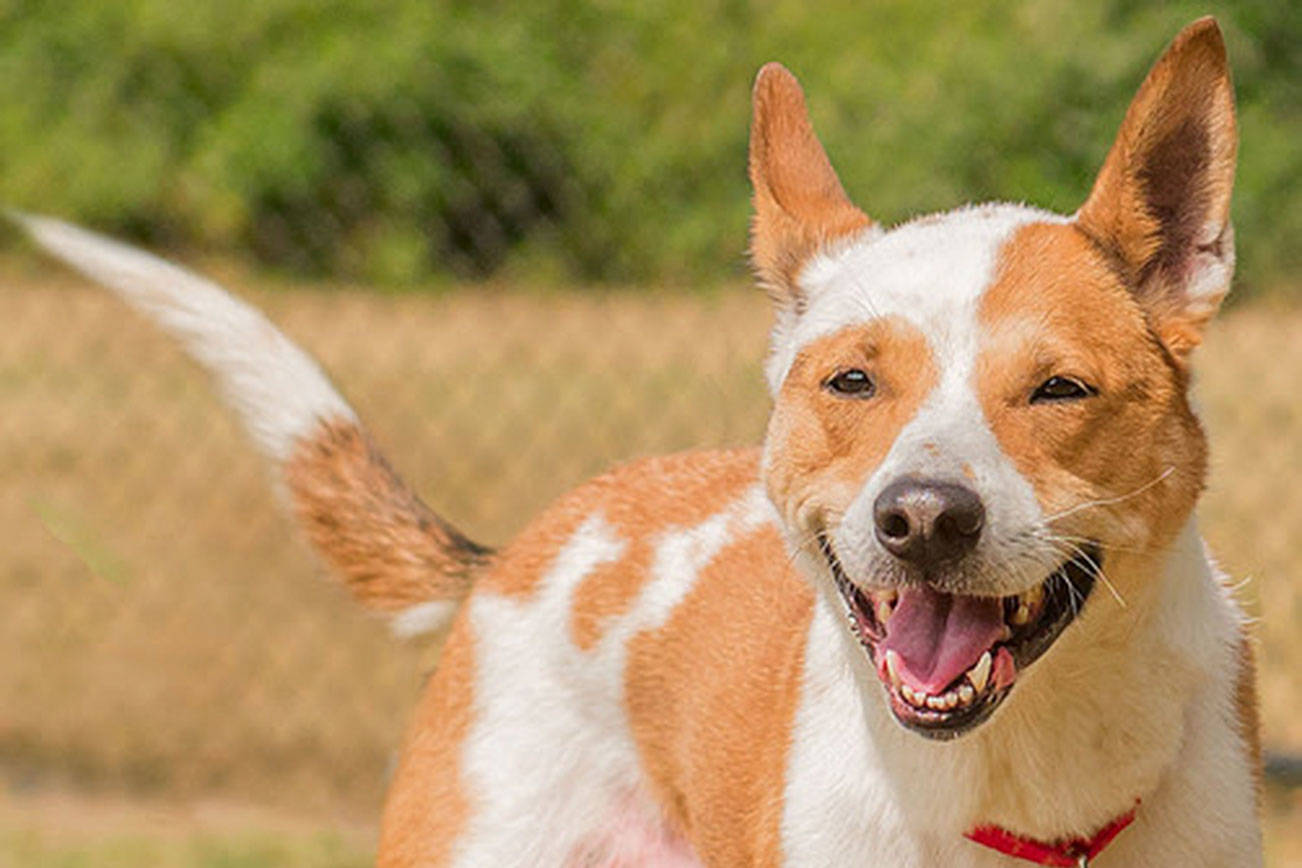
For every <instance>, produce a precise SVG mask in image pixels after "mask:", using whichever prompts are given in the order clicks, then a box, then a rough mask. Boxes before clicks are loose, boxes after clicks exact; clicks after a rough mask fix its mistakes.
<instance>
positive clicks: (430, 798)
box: [376, 618, 475, 866]
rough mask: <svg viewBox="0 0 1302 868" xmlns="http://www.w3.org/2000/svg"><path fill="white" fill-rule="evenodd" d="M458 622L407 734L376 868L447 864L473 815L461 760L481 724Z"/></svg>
mask: <svg viewBox="0 0 1302 868" xmlns="http://www.w3.org/2000/svg"><path fill="white" fill-rule="evenodd" d="M474 641H475V639H474V634H473V632H472V628H471V626H470V619H469V618H459V619H458V620H457V621H456V623H455V624H454V625H453V628H452V632H451V634H450V635H449V637H448V641H447V642H446V644H445V645H444V646H443V653H442V655H441V656H440V658H439V665H438V669H437V670H436V671H435V673H434V675H433V677H432V678H431V679H430V681H429V683H428V684H427V685H426V686H425V693H424V696H423V697H422V699H421V703H420V705H419V707H418V708H417V709H416V714H415V716H414V717H413V718H412V721H411V724H410V726H409V727H408V730H407V740H406V744H405V745H404V747H403V750H402V754H401V757H402V759H401V761H400V763H399V764H398V769H397V772H396V773H395V774H394V778H393V783H392V785H390V787H389V794H388V797H387V799H386V801H385V806H384V820H383V823H382V825H381V829H380V848H379V854H378V856H377V859H376V864H378V865H382V866H407V865H441V864H445V863H446V862H447V861H448V860H449V859H450V857H451V854H452V846H453V844H454V843H455V841H456V839H457V836H458V834H460V832H461V831H462V829H463V828H464V826H465V824H466V821H467V819H468V818H469V816H470V804H469V801H468V799H467V796H466V793H465V791H464V786H463V783H462V780H461V766H460V753H461V747H462V745H463V744H464V743H465V740H466V738H467V736H468V735H469V733H470V727H471V723H472V722H473V718H474V699H475V696H474V692H475V656H474V654H475V652H474Z"/></svg>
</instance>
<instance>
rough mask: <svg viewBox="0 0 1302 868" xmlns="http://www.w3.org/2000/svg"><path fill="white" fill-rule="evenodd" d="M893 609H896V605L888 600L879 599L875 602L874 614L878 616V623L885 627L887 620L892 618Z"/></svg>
mask: <svg viewBox="0 0 1302 868" xmlns="http://www.w3.org/2000/svg"><path fill="white" fill-rule="evenodd" d="M893 611H895V607H894V606H892V605H891V604H890V603H888V602H887V601H886V600H878V601H876V602H875V603H873V614H875V615H876V616H877V623H878V624H881V625H882V626H883V627H885V626H886V622H887V621H889V620H890V619H891V612H893Z"/></svg>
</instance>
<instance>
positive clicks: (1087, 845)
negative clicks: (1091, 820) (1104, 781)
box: [964, 800, 1139, 868]
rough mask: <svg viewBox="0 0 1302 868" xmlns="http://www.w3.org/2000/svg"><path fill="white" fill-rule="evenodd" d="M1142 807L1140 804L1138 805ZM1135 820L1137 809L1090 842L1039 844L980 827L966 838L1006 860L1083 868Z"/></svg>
mask: <svg viewBox="0 0 1302 868" xmlns="http://www.w3.org/2000/svg"><path fill="white" fill-rule="evenodd" d="M1135 805H1136V806H1138V805H1139V801H1138V800H1136V801H1135ZM1134 819H1135V809H1134V808H1131V809H1130V810H1129V811H1126V812H1125V813H1124V814H1122V815H1121V816H1119V817H1117V818H1116V819H1115V820H1113V821H1112V822H1110V823H1108V824H1107V825H1106V826H1104V827H1103V828H1102V829H1099V830H1098V831H1097V832H1095V833H1094V835H1093V836H1092V837H1089V838H1068V839H1066V840H1059V841H1037V840H1035V839H1034V838H1024V837H1022V836H1021V835H1015V834H1013V833H1012V832H1010V831H1008V830H1007V829H1004V828H1001V827H999V826H978V827H977V828H975V829H973V830H972V831H971V832H968V833H966V834H965V836H964V837H967V838H970V839H972V840H973V841H976V842H977V843H978V844H980V845H982V846H984V847H989V848H991V849H992V850H998V851H999V852H1000V853H1003V854H1004V855H1006V856H1012V857H1014V858H1016V859H1025V860H1026V861H1028V862H1035V863H1036V864H1038V865H1057V866H1059V868H1079V866H1082V865H1088V864H1089V861H1090V860H1091V859H1093V858H1094V857H1095V856H1097V855H1099V854H1100V853H1102V852H1103V848H1104V847H1106V846H1108V845H1109V844H1111V843H1112V839H1113V838H1115V837H1117V835H1120V834H1121V830H1122V829H1124V828H1126V827H1127V826H1129V825H1130V824H1131V823H1132V822H1133V821H1134Z"/></svg>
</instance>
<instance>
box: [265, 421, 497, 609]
mask: <svg viewBox="0 0 1302 868" xmlns="http://www.w3.org/2000/svg"><path fill="white" fill-rule="evenodd" d="M285 482H286V484H287V485H288V487H289V491H290V494H291V495H292V497H293V504H294V511H295V513H296V514H297V516H298V519H299V521H301V522H302V523H303V526H304V527H305V528H306V529H307V535H308V539H310V540H311V541H312V544H313V545H314V546H315V547H316V549H317V551H319V552H320V553H321V554H322V555H323V556H324V557H325V559H326V561H327V562H328V563H329V564H330V565H331V566H332V567H334V568H335V569H336V570H338V571H339V572H340V573H341V574H342V575H343V577H344V579H345V581H346V582H347V584H348V588H349V590H350V591H352V592H353V595H354V596H355V597H356V598H357V599H358V600H359V601H360V602H361V603H362V604H363V605H366V606H369V607H371V608H373V609H379V610H381V611H395V610H398V609H402V608H405V607H407V606H411V605H413V604H417V603H425V602H429V601H432V600H459V599H461V598H462V597H464V596H465V594H466V592H467V591H468V590H469V588H470V583H471V579H472V577H473V575H474V573H475V571H476V570H478V569H479V568H481V567H482V566H483V565H484V564H485V563H486V562H487V561H488V559H489V557H490V556H491V552H490V551H489V550H488V549H486V548H483V547H482V546H479V545H477V544H475V543H473V542H471V541H470V540H468V539H467V538H466V537H464V536H462V535H461V533H459V532H458V531H457V530H456V529H455V528H453V527H452V526H451V525H449V524H448V523H447V522H445V521H443V519H441V518H439V517H438V516H437V515H435V514H434V513H433V512H432V511H431V510H430V509H429V507H427V506H426V505H425V504H424V503H422V502H421V500H420V498H419V497H417V496H416V495H415V493H413V492H412V490H411V489H410V488H408V487H407V485H406V484H405V483H404V482H403V481H402V479H401V478H399V477H398V475H397V474H396V473H395V472H394V471H393V469H392V468H390V467H389V464H388V462H387V461H385V460H384V456H382V455H381V454H380V452H379V450H378V449H376V447H375V444H374V443H373V442H372V441H371V439H370V437H369V436H367V434H366V432H365V431H363V430H362V429H361V427H359V426H358V425H357V424H355V423H352V422H325V423H323V424H322V425H321V427H320V429H319V430H318V432H317V433H316V434H315V435H314V436H312V437H311V438H308V439H304V440H303V441H301V442H300V443H299V444H298V446H297V448H296V449H295V451H294V454H293V455H292V456H291V457H290V459H289V460H288V461H287V462H286V463H285Z"/></svg>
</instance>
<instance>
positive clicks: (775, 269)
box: [751, 22, 1235, 738]
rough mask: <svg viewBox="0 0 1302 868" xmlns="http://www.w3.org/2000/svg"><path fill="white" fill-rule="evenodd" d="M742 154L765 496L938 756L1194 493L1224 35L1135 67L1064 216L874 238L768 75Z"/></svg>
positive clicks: (1213, 254) (1221, 125)
mask: <svg viewBox="0 0 1302 868" xmlns="http://www.w3.org/2000/svg"><path fill="white" fill-rule="evenodd" d="M751 135H752V138H751V175H752V180H753V182H754V184H755V191H756V192H755V206H756V217H755V224H754V236H753V247H752V252H753V256H754V259H755V262H756V266H757V269H758V271H759V274H760V277H761V280H762V281H763V282H764V283H765V284H766V286H767V287H768V288H769V289H770V291H771V292H772V293H773V294H774V295H775V297H776V299H777V301H778V320H777V327H776V328H775V333H774V346H773V354H772V357H771V359H770V363H769V372H768V373H769V379H770V383H771V385H772V388H773V392H774V398H775V409H774V413H773V416H772V419H771V422H770V426H769V433H768V438H767V440H766V447H765V462H764V473H765V482H766V485H767V487H768V491H769V494H770V496H771V498H772V499H773V501H774V503H775V504H776V505H777V506H778V508H779V511H780V512H781V514H782V516H783V518H784V521H785V523H786V526H787V530H788V533H789V536H790V538H791V540H792V542H793V544H794V545H796V546H797V547H799V548H801V549H803V550H804V551H806V552H808V553H809V554H810V555H811V558H812V559H813V562H814V563H817V564H818V565H819V568H818V570H817V573H818V575H817V576H816V577H815V578H816V580H818V581H822V582H825V583H827V584H828V585H829V586H830V587H834V588H835V593H836V595H837V596H839V597H840V600H841V602H842V604H843V605H844V607H845V608H846V609H847V611H848V613H849V615H850V625H851V630H852V631H853V633H854V634H855V635H856V637H857V638H858V639H859V641H860V642H861V643H862V645H863V647H864V649H865V651H866V653H867V654H868V655H869V658H870V659H871V661H872V664H873V669H874V670H875V671H876V672H877V673H878V676H879V678H880V680H881V682H882V685H883V687H884V688H885V691H886V694H887V696H888V700H889V704H890V707H891V710H892V711H893V713H894V714H895V716H896V717H897V719H899V720H900V722H902V723H903V724H905V725H906V726H908V727H910V728H912V729H915V730H917V731H919V732H921V733H923V734H926V735H929V736H932V737H936V738H950V737H954V736H956V735H959V734H962V733H963V732H966V731H968V730H970V729H971V728H973V727H975V726H977V725H978V724H980V723H981V722H982V721H984V720H985V719H987V718H988V717H989V716H990V714H991V713H992V712H993V711H994V710H995V708H996V707H997V706H998V705H999V704H1000V703H1001V702H1002V701H1003V700H1004V699H1005V698H1006V697H1007V695H1008V694H1009V692H1010V691H1011V690H1012V688H1013V686H1014V684H1015V682H1016V680H1017V676H1018V673H1019V672H1020V671H1021V670H1022V669H1024V668H1025V667H1027V666H1029V665H1030V664H1031V663H1033V662H1034V661H1035V660H1036V659H1037V658H1038V657H1040V656H1041V655H1042V654H1044V653H1045V652H1046V651H1047V650H1048V649H1049V648H1050V647H1051V646H1052V645H1053V643H1054V642H1055V640H1056V639H1057V638H1058V637H1059V636H1060V635H1061V634H1062V632H1063V631H1064V630H1065V629H1066V628H1067V627H1068V626H1069V625H1071V624H1072V622H1073V621H1074V619H1075V617H1076V616H1077V614H1079V612H1080V611H1081V608H1082V606H1084V605H1085V604H1086V603H1087V602H1088V600H1089V598H1090V597H1091V596H1092V594H1093V593H1094V591H1095V586H1096V585H1102V584H1105V583H1109V582H1110V581H1111V580H1113V579H1114V576H1113V575H1112V573H1111V572H1110V570H1109V564H1110V563H1112V562H1113V561H1114V559H1115V560H1116V561H1124V560H1125V558H1126V556H1131V557H1132V559H1133V556H1134V555H1136V554H1139V555H1142V554H1144V553H1152V552H1156V551H1159V550H1161V549H1162V548H1163V547H1165V546H1167V545H1168V544H1169V543H1170V542H1171V540H1172V539H1173V538H1174V536H1175V534H1176V533H1177V532H1178V531H1179V529H1180V528H1181V527H1182V526H1183V524H1184V523H1185V522H1186V520H1187V518H1188V515H1189V513H1190V511H1191V510H1192V508H1193V505H1194V502H1195V500H1196V498H1197V494H1198V492H1199V490H1200V488H1201V486H1202V480H1203V473H1204V467H1205V443H1204V438H1203V434H1202V431H1201V429H1200V427H1199V425H1198V423H1197V420H1196V419H1195V417H1194V416H1193V414H1192V412H1191V411H1190V408H1189V406H1188V403H1187V395H1186V391H1187V380H1188V372H1187V363H1188V356H1189V353H1190V351H1191V350H1192V349H1193V348H1194V347H1195V346H1196V345H1197V343H1198V341H1199V338H1200V335H1201V331H1202V327H1203V325H1204V324H1205V322H1206V321H1207V319H1208V318H1210V316H1211V315H1212V313H1213V312H1214V311H1215V309H1216V307H1217V306H1218V305H1219V302H1220V300H1221V298H1222V297H1223V296H1224V294H1225V292H1226V290H1227V289H1228V285H1229V278H1230V274H1231V271H1232V267H1233V252H1232V235H1231V230H1230V227H1229V218H1228V206H1229V195H1230V189H1231V186H1232V182H1233V166H1234V150H1235V134H1234V116H1233V98H1232V92H1231V88H1230V84H1229V77H1228V72H1227V69H1226V66H1225V56H1224V49H1223V46H1222V44H1221V41H1220V35H1219V31H1217V30H1216V27H1215V25H1214V24H1212V23H1210V22H1199V23H1198V24H1195V25H1193V26H1191V27H1190V28H1189V29H1187V30H1186V31H1185V32H1184V33H1183V34H1181V36H1180V37H1178V38H1177V40H1176V41H1175V43H1173V45H1172V47H1171V48H1170V49H1169V50H1168V51H1167V53H1166V55H1164V56H1163V58H1162V59H1161V60H1160V61H1159V62H1158V64H1157V65H1156V66H1155V67H1154V69H1153V71H1152V72H1151V73H1150V75H1149V77H1148V79H1147V80H1146V81H1145V83H1144V85H1143V87H1142V88H1141V89H1140V92H1139V94H1138V96H1136V98H1135V101H1134V103H1133V104H1132V106H1131V109H1130V111H1129V113H1128V114H1127V116H1126V120H1125V122H1124V124H1123V127H1122V130H1121V133H1120V135H1119V136H1118V140H1117V144H1116V145H1114V147H1113V149H1112V151H1111V152H1110V154H1109V156H1108V158H1107V161H1106V163H1105V165H1104V168H1103V171H1102V173H1101V174H1100V177H1099V180H1098V181H1097V182H1096V185H1095V188H1094V190H1093V192H1092V193H1091V195H1090V198H1089V200H1088V201H1087V202H1086V204H1085V205H1084V206H1083V207H1082V208H1081V210H1080V211H1079V212H1078V213H1077V214H1076V215H1075V216H1073V217H1071V218H1063V217H1058V216H1055V215H1051V214H1047V213H1045V212H1041V211H1037V210H1034V209H1031V208H1027V207H1023V206H1010V205H1000V206H986V207H981V208H972V209H964V210H960V211H956V212H952V213H949V214H944V215H939V216H935V217H930V218H926V219H923V220H918V221H915V222H912V223H908V224H905V225H903V226H901V227H899V228H896V229H893V230H890V231H884V230H882V229H880V228H879V227H877V226H876V225H875V224H873V223H872V221H871V220H869V219H868V218H867V217H866V216H865V215H864V214H863V213H862V212H860V211H859V210H858V209H857V208H855V207H854V206H853V205H851V204H850V203H849V201H848V200H847V199H846V197H845V194H844V192H843V191H842V188H841V186H840V183H839V181H838V180H837V179H836V176H835V174H834V173H833V171H832V169H831V166H830V164H829V163H828V161H827V158H826V156H825V155H824V153H823V151H822V148H821V146H820V145H819V144H818V141H817V139H816V138H815V137H814V134H813V131H812V128H811V127H810V126H809V123H808V119H807V115H806V113H805V108H804V103H803V97H802V95H801V93H800V90H799V86H798V85H797V84H796V83H795V80H794V79H793V78H792V77H791V76H790V74H789V73H787V72H786V70H784V69H782V68H780V67H776V66H770V67H766V68H765V69H764V70H763V71H762V72H761V74H760V77H759V79H758V81H757V83H756V92H755V121H754V125H753V127H752V134H751ZM1136 573H1137V571H1135V570H1125V571H1122V572H1120V573H1118V574H1117V577H1115V581H1113V582H1112V583H1113V585H1114V586H1113V587H1111V588H1109V589H1108V590H1109V591H1110V592H1111V593H1113V594H1117V595H1124V594H1127V593H1131V592H1132V591H1135V590H1136V589H1135V588H1133V587H1130V586H1128V583H1132V582H1134V581H1142V577H1141V578H1136V576H1135V574H1136ZM1118 584H1119V585H1120V586H1117V585H1118Z"/></svg>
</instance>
